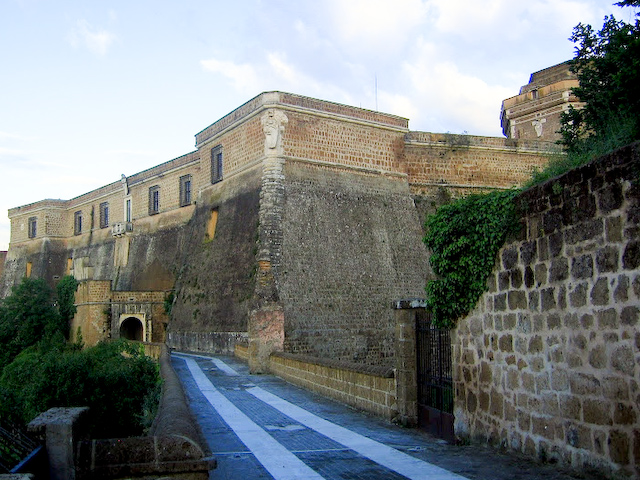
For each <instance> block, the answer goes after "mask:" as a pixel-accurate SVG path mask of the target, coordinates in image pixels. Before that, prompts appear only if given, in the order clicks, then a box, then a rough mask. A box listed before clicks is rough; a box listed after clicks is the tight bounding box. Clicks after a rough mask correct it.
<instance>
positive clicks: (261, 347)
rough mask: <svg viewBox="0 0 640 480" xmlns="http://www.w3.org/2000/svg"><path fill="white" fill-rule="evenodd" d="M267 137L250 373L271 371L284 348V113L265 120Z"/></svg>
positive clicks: (275, 112)
mask: <svg viewBox="0 0 640 480" xmlns="http://www.w3.org/2000/svg"><path fill="white" fill-rule="evenodd" d="M261 122H262V127H263V132H264V135H265V144H264V154H265V158H264V161H263V167H262V168H263V170H262V189H261V192H260V212H259V217H260V232H259V235H260V237H259V242H260V248H259V250H258V255H257V258H256V260H257V262H258V272H257V276H256V289H255V293H254V300H255V307H254V309H253V311H252V312H251V313H250V315H249V326H248V327H249V328H248V333H249V352H248V353H249V370H250V371H251V373H264V372H267V371H268V370H269V355H270V354H271V352H274V351H282V349H283V345H284V310H283V308H282V304H281V302H280V296H279V292H278V273H279V268H280V259H281V253H282V237H283V232H282V215H283V211H284V183H283V180H284V164H285V159H284V156H283V155H284V147H283V134H284V129H285V126H286V124H287V122H288V119H287V116H286V115H285V114H284V112H281V111H278V110H276V109H268V110H267V111H266V112H265V113H264V114H263V116H262V117H261Z"/></svg>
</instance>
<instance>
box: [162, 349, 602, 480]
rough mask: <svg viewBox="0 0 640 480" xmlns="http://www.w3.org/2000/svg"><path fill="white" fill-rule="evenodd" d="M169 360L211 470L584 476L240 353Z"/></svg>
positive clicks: (452, 477) (561, 479)
mask: <svg viewBox="0 0 640 480" xmlns="http://www.w3.org/2000/svg"><path fill="white" fill-rule="evenodd" d="M172 362H173V366H174V368H175V369H176V372H177V373H178V375H179V377H180V379H181V380H182V382H183V384H184V385H185V390H186V393H187V397H188V399H189V402H190V404H191V408H192V410H193V412H194V414H195V416H196V418H197V420H198V422H199V423H200V426H201V428H202V431H203V434H204V436H205V438H206V440H207V442H208V443H209V447H210V448H211V451H212V452H214V454H215V456H216V459H217V460H218V468H217V469H216V470H214V471H213V472H212V473H211V475H210V478H211V479H242V480H250V479H271V478H273V479H276V480H294V479H305V480H306V479H310V480H312V479H326V480H330V479H340V480H345V479H352V480H356V479H357V480H359V479H385V480H386V479H390V480H393V479H404V478H411V479H429V480H465V479H469V480H513V479H518V480H520V479H523V480H533V479H542V478H544V479H551V480H571V479H575V478H578V477H573V476H570V475H569V474H567V473H566V472H564V473H563V472H561V471H560V470H559V469H558V468H556V467H554V466H553V465H548V464H547V465H539V464H536V463H533V462H531V461H529V460H527V459H524V458H522V457H519V456H516V455H507V454H501V453H498V452H496V451H495V450H493V449H490V448H483V447H477V446H452V445H447V444H446V443H444V442H442V441H439V440H437V439H434V438H433V437H431V436H429V435H427V434H425V433H423V432H421V431H419V430H416V429H403V428H400V427H397V426H395V425H393V424H391V423H389V422H385V421H384V420H382V419H379V418H377V417H373V416H369V415H366V414H363V413H361V412H358V411H356V410H354V409H351V408H349V407H347V406H345V405H342V404H340V403H336V402H333V401H331V400H327V399H326V398H324V397H321V396H319V395H315V394H313V393H310V392H307V391H305V390H302V389H300V388H297V387H294V386H292V385H290V384H287V383H286V382H284V381H282V380H280V379H278V378H277V377H274V376H271V375H250V374H249V372H248V368H247V365H246V364H245V363H243V362H241V361H239V360H237V359H235V358H233V357H226V356H218V357H205V356H196V355H188V354H182V353H176V352H174V353H173V355H172ZM579 478H581V479H589V480H591V479H596V478H597V477H591V476H581V477H579Z"/></svg>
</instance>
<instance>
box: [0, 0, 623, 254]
mask: <svg viewBox="0 0 640 480" xmlns="http://www.w3.org/2000/svg"><path fill="white" fill-rule="evenodd" d="M612 3H613V1H608V0H607V1H603V0H527V1H523V0H484V1H482V2H478V1H477V0H314V1H309V0H269V1H263V0H236V1H231V2H229V1H225V2H222V1H216V0H209V1H203V0H180V1H169V0H154V1H147V0H111V1H92V0H84V1H71V0H58V1H53V0H0V171H1V172H2V180H3V181H2V184H3V186H2V188H1V189H0V212H1V213H0V250H6V249H7V246H8V242H9V221H8V219H7V216H6V211H7V209H9V208H11V207H15V206H19V205H24V204H28V203H31V202H35V201H38V200H42V199H45V198H63V199H68V198H73V197H75V196H77V195H80V194H82V193H85V192H87V191H90V190H92V189H94V188H97V187H99V186H102V185H105V184H107V183H110V182H113V181H117V180H118V179H119V178H120V175H121V174H123V173H124V174H125V175H131V174H133V173H136V172H139V171H141V170H144V169H146V168H149V167H151V166H153V165H157V164H159V163H162V162H164V161H167V160H170V159H172V158H175V157H177V156H179V155H182V154H184V153H187V152H190V151H192V150H194V135H195V134H196V133H197V132H199V131H200V130H202V129H203V128H205V127H206V126H208V125H210V124H211V123H213V122H214V121H216V120H217V119H219V118H220V117H222V116H223V115H225V114H227V113H228V112H230V111H232V110H233V109H235V108H236V107H238V106H240V105H241V104H243V103H245V102H246V101H247V100H249V99H251V98H252V97H254V96H255V95H257V94H259V93H260V92H263V91H267V90H281V91H288V92H293V93H298V94H302V95H308V96H312V97H316V98H321V99H324V100H330V101H334V102H339V103H345V104H349V105H354V106H359V107H363V108H368V109H376V105H377V109H378V110H380V111H384V112H387V113H393V114H396V115H400V116H404V117H407V118H409V119H410V123H409V125H410V128H411V129H413V130H423V131H432V132H452V133H461V132H463V131H466V132H468V133H470V134H475V135H491V136H501V130H500V124H499V114H500V105H501V102H502V100H503V99H504V98H507V97H510V96H513V95H516V94H517V93H518V89H519V88H520V86H522V85H524V84H526V83H527V82H528V79H529V75H530V74H531V73H532V72H534V71H537V70H540V69H542V68H545V67H548V66H551V65H555V64H557V63H560V62H562V61H564V60H567V59H569V58H571V57H572V56H573V52H574V45H573V44H572V43H571V42H570V41H569V40H568V37H569V36H570V34H571V31H572V28H573V27H574V26H575V25H576V24H578V23H579V22H583V23H591V24H592V25H594V26H596V27H599V26H600V25H602V21H603V17H604V16H605V15H606V14H611V13H614V14H615V15H616V18H619V19H624V20H627V21H630V20H631V19H632V18H633V10H631V9H625V10H620V9H619V8H617V7H614V6H613V5H612ZM376 80H377V90H376Z"/></svg>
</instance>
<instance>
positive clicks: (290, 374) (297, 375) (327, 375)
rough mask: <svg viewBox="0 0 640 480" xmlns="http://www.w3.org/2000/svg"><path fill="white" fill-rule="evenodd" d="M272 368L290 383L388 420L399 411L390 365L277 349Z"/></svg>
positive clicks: (273, 356)
mask: <svg viewBox="0 0 640 480" xmlns="http://www.w3.org/2000/svg"><path fill="white" fill-rule="evenodd" d="M270 371H271V373H273V374H274V375H277V376H279V377H281V378H282V379H284V380H286V381H288V382H290V383H293V384H295V385H298V386H300V387H303V388H306V389H308V390H311V391H314V392H317V393H319V394H321V395H325V396H327V397H330V398H333V399H335V400H338V401H340V402H342V403H346V404H347V405H351V406H353V407H356V408H359V409H362V410H365V411H367V412H371V413H374V414H376V415H380V416H382V417H385V418H387V419H389V420H390V419H392V418H394V417H395V416H396V414H397V407H396V381H395V378H394V372H393V369H391V368H386V367H379V366H367V365H360V364H352V363H347V362H340V361H335V362H332V361H331V360H325V359H318V358H314V357H307V356H303V355H293V354H289V353H282V352H277V353H273V354H271V357H270Z"/></svg>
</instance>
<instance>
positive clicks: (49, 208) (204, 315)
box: [0, 92, 554, 368]
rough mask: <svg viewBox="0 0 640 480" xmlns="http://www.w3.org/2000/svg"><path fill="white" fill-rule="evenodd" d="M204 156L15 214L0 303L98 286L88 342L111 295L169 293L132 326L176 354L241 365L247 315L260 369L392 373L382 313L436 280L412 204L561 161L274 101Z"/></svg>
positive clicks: (78, 323)
mask: <svg viewBox="0 0 640 480" xmlns="http://www.w3.org/2000/svg"><path fill="white" fill-rule="evenodd" d="M196 147H197V150H196V151H194V152H192V153H189V154H186V155H184V156H182V157H179V158H176V159H174V160H171V161H169V162H166V163H163V164H161V165H158V166H156V167H153V168H150V169H148V170H145V171H143V172H140V173H137V174H134V175H131V176H129V177H123V178H122V179H121V180H120V181H116V182H113V183H111V184H109V185H106V186H104V187H101V188H99V189H97V190H95V191H92V192H89V193H87V194H85V195H82V196H80V197H77V198H74V199H71V200H68V201H63V200H44V201H41V202H37V203H34V204H30V205H26V206H22V207H16V208H13V209H11V210H10V211H9V216H10V218H11V225H12V236H11V244H10V250H9V253H8V257H7V261H6V267H5V272H4V275H3V281H2V284H1V287H0V288H1V289H2V292H0V293H4V294H6V293H7V292H8V288H9V286H10V285H11V284H13V283H15V282H17V281H19V279H20V278H21V277H23V276H24V275H25V274H30V275H36V276H39V277H43V278H46V279H47V280H48V281H49V282H50V283H52V284H53V283H55V281H56V280H57V279H58V278H60V277H61V276H62V275H64V274H67V273H69V274H73V275H74V276H75V277H76V278H77V279H78V280H80V281H81V282H93V281H95V282H108V287H109V288H107V290H106V291H105V292H104V293H102V294H100V295H101V296H100V295H98V296H99V297H100V298H99V299H98V298H97V297H96V298H93V297H92V295H91V294H89V292H90V291H93V290H96V289H95V288H94V289H93V290H91V289H90V288H89V287H87V289H86V295H85V296H84V297H83V298H79V299H78V302H79V304H84V303H87V302H88V304H90V303H91V302H94V303H95V302H97V303H103V304H104V306H103V307H100V308H99V309H98V308H97V307H95V305H94V306H93V307H91V308H93V310H91V309H90V308H89V307H87V309H85V308H81V309H80V313H79V314H78V315H77V316H76V317H77V318H76V320H75V323H74V326H73V329H72V333H73V334H74V335H75V334H76V332H77V331H80V332H82V334H83V338H84V339H85V341H89V339H91V342H94V341H97V340H98V339H100V338H104V337H109V336H111V337H117V336H119V334H120V332H119V331H118V327H119V325H118V323H117V322H116V320H114V318H116V317H117V318H119V315H120V313H118V312H120V310H122V309H121V308H120V307H118V305H121V303H118V302H116V296H117V295H118V293H119V292H131V293H130V294H129V295H126V294H124V293H123V295H124V297H126V298H131V299H132V300H131V303H132V305H133V304H135V303H136V302H135V301H134V300H133V299H134V298H136V296H137V295H139V294H140V293H141V292H162V293H163V295H165V296H168V295H169V294H170V292H172V291H174V292H175V299H174V301H173V305H172V315H171V319H170V320H169V317H168V316H167V315H166V314H162V312H156V313H155V314H154V315H153V316H152V317H153V318H154V320H153V322H155V323H153V325H151V324H150V325H149V327H148V328H147V327H146V326H145V325H143V326H142V327H141V328H142V329H143V330H144V331H145V332H147V331H152V332H154V333H153V338H154V340H157V339H158V338H159V337H157V336H156V335H158V332H163V333H164V332H165V330H166V335H167V336H166V338H167V339H168V341H169V343H170V344H173V345H175V346H177V347H180V348H184V349H189V350H204V351H233V348H234V345H235V344H236V343H237V342H247V341H248V340H249V339H248V337H249V336H250V335H249V331H250V330H251V321H252V318H253V319H254V320H255V322H257V323H255V322H254V326H256V327H257V330H256V331H260V328H261V327H260V326H259V325H260V322H265V321H268V322H273V321H275V322H276V323H278V322H280V323H279V325H281V327H279V329H278V333H276V334H275V336H274V338H273V339H271V340H269V341H268V342H267V344H268V346H265V345H262V343H261V342H258V344H256V345H255V349H254V350H251V351H252V352H253V355H254V356H255V355H258V351H262V350H261V349H263V348H266V349H267V350H265V352H266V351H269V350H273V349H275V350H283V349H284V350H287V351H290V352H296V353H304V354H307V355H316V356H327V357H332V358H341V359H343V360H345V361H356V362H362V363H368V364H381V365H384V364H388V363H389V362H390V361H391V357H392V356H393V351H394V349H393V335H392V333H393V321H392V318H391V314H392V313H391V311H390V309H389V308H388V305H389V304H390V302H391V301H393V300H394V299H395V298H397V297H406V296H407V295H411V296H420V295H421V294H422V292H423V289H424V285H425V282H426V276H427V274H428V263H427V256H426V251H425V248H424V246H423V245H422V243H421V236H422V216H423V213H424V212H423V211H422V209H421V208H422V207H421V206H420V201H419V200H420V199H425V198H430V197H433V196H434V195H435V194H436V193H437V190H438V189H441V188H443V187H444V188H447V189H449V190H451V192H452V194H456V192H457V191H458V190H460V189H461V188H474V189H486V188H508V187H510V186H512V185H514V184H517V183H519V182H520V181H522V180H523V179H524V178H526V175H527V172H528V171H530V169H531V168H532V167H533V166H540V165H542V164H544V162H545V161H546V159H547V156H548V154H549V151H551V150H553V149H554V146H553V145H552V144H549V143H539V142H523V143H519V142H516V141H513V140H504V139H491V138H487V137H468V136H466V135H448V134H447V135H444V136H443V135H436V134H429V133H424V132H411V131H409V129H408V121H407V120H406V119H403V118H400V117H396V116H393V115H387V114H383V113H380V112H371V111H368V110H363V109H359V108H355V107H350V106H345V105H338V104H334V103H331V102H325V101H321V100H317V99H311V98H307V97H301V96H297V95H293V94H287V93H281V92H267V93H263V94H261V95H259V96H258V97H256V98H254V99H252V100H250V101H249V102H247V103H246V104H244V105H242V106H241V107H239V108H238V109H237V110H235V111H234V112H231V113H230V114H229V115H227V116H225V117H223V118H222V119H220V120H219V121H217V122H215V123H214V124H212V125H211V126H209V127H207V128H206V129H204V130H203V131H201V132H199V133H198V134H196ZM219 153H222V161H221V165H220V166H221V178H218V177H217V176H216V175H218V173H220V172H218V173H216V172H217V170H218V169H219V168H220V167H219V166H218V165H217V162H218V159H217V154H219ZM187 176H188V179H189V182H190V184H189V190H190V192H191V195H190V198H188V199H186V200H188V201H185V196H184V189H185V185H184V179H185V178H187ZM153 190H157V191H158V194H157V199H156V201H155V204H154V198H153V193H152V191H153ZM181 190H182V193H181ZM416 205H417V206H418V207H417V208H416ZM105 206H107V207H108V220H106V221H105V218H104V217H105V214H104V207H105ZM78 216H81V217H82V221H81V226H79V225H78V220H77V219H78ZM34 220H35V223H36V225H35V229H33V230H31V229H30V222H32V221H34ZM363 232H368V233H367V234H365V235H363ZM30 234H32V235H33V238H30ZM101 288H102V287H101ZM105 288H106V287H105ZM97 290H101V289H100V288H98V289H97ZM97 290H96V291H97ZM81 291H83V292H85V290H81ZM134 293H135V294H134ZM118 308H120V310H118V312H116V311H115V310H117V309H118ZM132 308H133V307H132ZM90 310H91V313H90V312H89V311H90ZM94 310H95V311H94ZM130 310H131V309H130ZM132 311H133V310H132ZM261 312H262V313H261ZM265 312H268V313H265ZM252 315H253V317H252ZM265 315H266V316H265ZM145 318H147V319H148V318H149V316H147V317H145ZM274 319H275V320H274ZM144 321H146V320H144V319H143V318H142V317H141V323H144ZM114 322H116V323H114ZM78 327H80V330H78ZM143 327H144V328H143ZM338 332H340V333H338ZM273 342H275V343H273ZM261 355H263V356H264V355H265V353H264V352H263V353H262V354H261ZM256 368H258V367H256Z"/></svg>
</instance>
